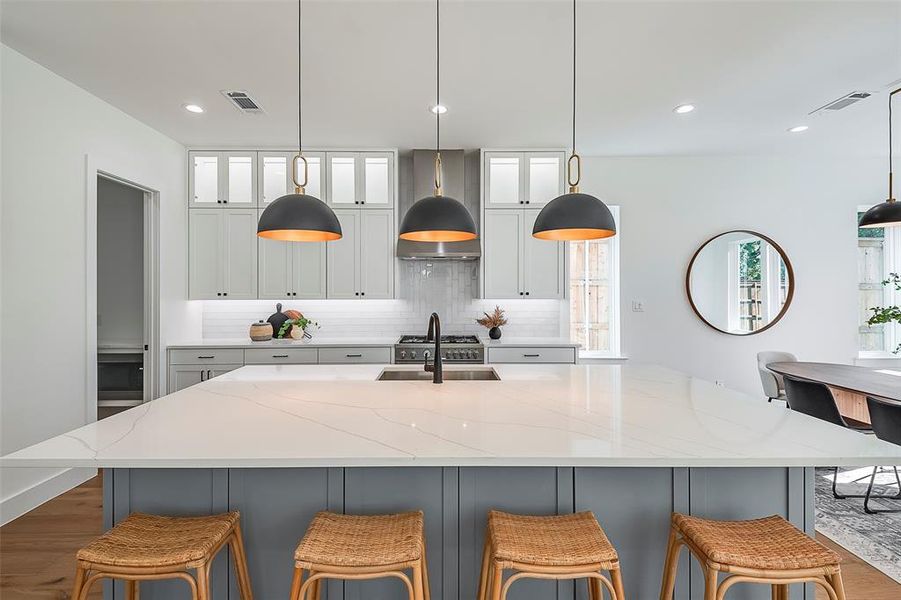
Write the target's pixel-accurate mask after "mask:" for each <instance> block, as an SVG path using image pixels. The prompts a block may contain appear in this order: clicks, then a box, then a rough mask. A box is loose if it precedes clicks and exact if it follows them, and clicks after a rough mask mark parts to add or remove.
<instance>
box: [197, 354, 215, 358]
mask: <svg viewBox="0 0 901 600" xmlns="http://www.w3.org/2000/svg"><path fill="white" fill-rule="evenodd" d="M197 358H216V355H215V354H210V355H209V356H198V357H197Z"/></svg>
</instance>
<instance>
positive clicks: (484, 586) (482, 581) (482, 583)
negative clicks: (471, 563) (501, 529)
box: [476, 534, 491, 600]
mask: <svg viewBox="0 0 901 600" xmlns="http://www.w3.org/2000/svg"><path fill="white" fill-rule="evenodd" d="M490 570H491V544H490V543H489V542H488V535H487V534H486V535H485V543H484V544H483V545H482V570H481V572H480V573H479V595H478V596H476V598H477V599H478V600H485V594H487V593H488V572H489V571H490Z"/></svg>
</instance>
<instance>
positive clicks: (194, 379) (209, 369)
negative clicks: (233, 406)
mask: <svg viewBox="0 0 901 600" xmlns="http://www.w3.org/2000/svg"><path fill="white" fill-rule="evenodd" d="M243 366H244V365H243V364H232V365H169V393H170V394H172V393H173V392H177V391H179V390H183V389H185V388H186V387H191V386H192V385H194V384H197V383H200V382H202V381H207V380H208V379H212V378H213V377H218V376H219V375H222V374H224V373H228V372H229V371H234V370H235V369H240V368H241V367H243Z"/></svg>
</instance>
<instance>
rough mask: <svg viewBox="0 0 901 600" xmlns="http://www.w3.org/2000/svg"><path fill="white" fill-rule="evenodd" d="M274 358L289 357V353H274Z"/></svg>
mask: <svg viewBox="0 0 901 600" xmlns="http://www.w3.org/2000/svg"><path fill="white" fill-rule="evenodd" d="M272 358H288V355H287V354H273V355H272Z"/></svg>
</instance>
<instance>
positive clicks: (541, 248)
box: [520, 208, 565, 299]
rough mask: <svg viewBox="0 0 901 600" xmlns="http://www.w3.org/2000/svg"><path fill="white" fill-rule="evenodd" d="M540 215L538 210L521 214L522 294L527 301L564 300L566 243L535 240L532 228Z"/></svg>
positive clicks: (529, 210) (530, 210) (531, 209)
mask: <svg viewBox="0 0 901 600" xmlns="http://www.w3.org/2000/svg"><path fill="white" fill-rule="evenodd" d="M540 212H541V209H538V208H529V209H526V210H524V211H522V214H523V220H522V256H523V259H522V261H521V264H522V273H521V275H520V277H521V280H522V290H521V291H522V292H523V295H524V296H526V297H528V298H536V299H557V298H563V285H564V280H563V279H564V278H563V274H564V271H565V269H564V262H563V261H564V254H565V246H564V242H552V241H549V240H540V239H538V238H535V237H532V227H533V226H534V225H535V219H537V218H538V213H540Z"/></svg>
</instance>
